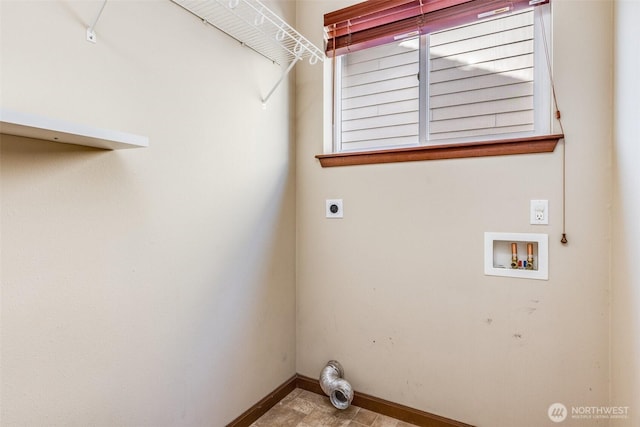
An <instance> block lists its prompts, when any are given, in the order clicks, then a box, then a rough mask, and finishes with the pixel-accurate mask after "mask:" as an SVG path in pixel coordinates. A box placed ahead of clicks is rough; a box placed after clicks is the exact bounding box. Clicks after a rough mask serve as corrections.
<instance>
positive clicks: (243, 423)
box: [227, 375, 298, 427]
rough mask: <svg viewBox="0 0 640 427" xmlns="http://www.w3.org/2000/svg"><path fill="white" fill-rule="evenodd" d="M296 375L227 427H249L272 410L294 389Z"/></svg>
mask: <svg viewBox="0 0 640 427" xmlns="http://www.w3.org/2000/svg"><path fill="white" fill-rule="evenodd" d="M297 380H298V375H294V376H293V377H291V378H289V379H288V380H287V381H286V382H284V383H283V384H282V385H280V386H279V387H278V388H276V389H275V390H274V391H272V392H271V393H269V395H267V396H266V397H264V398H263V399H261V400H260V401H259V402H258V403H256V404H255V405H253V406H252V407H251V408H249V409H247V410H246V411H245V412H244V413H243V414H242V415H240V416H239V417H238V418H236V419H235V420H233V421H231V422H230V423H229V424H227V427H249V426H250V425H251V424H253V423H254V422H255V421H256V420H257V419H258V418H260V417H261V416H262V415H264V414H265V413H266V412H267V411H268V410H269V409H271V408H273V407H274V406H275V405H276V404H277V403H278V402H280V401H281V400H282V399H284V398H285V396H286V395H287V394H289V393H291V392H292V391H293V390H295V388H296V384H297Z"/></svg>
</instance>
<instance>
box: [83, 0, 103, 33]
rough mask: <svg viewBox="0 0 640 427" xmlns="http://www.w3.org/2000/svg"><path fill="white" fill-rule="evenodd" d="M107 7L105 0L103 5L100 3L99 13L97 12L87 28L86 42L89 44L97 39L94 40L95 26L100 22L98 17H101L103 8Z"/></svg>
mask: <svg viewBox="0 0 640 427" xmlns="http://www.w3.org/2000/svg"><path fill="white" fill-rule="evenodd" d="M106 5H107V0H104V3H102V6H101V7H100V11H99V12H98V15H96V19H94V20H93V24H91V25H90V26H89V27H87V41H88V42H91V43H95V42H96V40H97V38H96V25H97V24H98V21H99V20H100V16H101V15H102V11H103V10H104V7H105V6H106Z"/></svg>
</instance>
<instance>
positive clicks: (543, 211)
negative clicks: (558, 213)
mask: <svg viewBox="0 0 640 427" xmlns="http://www.w3.org/2000/svg"><path fill="white" fill-rule="evenodd" d="M530 223H531V224H549V201H548V200H532V201H531V210H530Z"/></svg>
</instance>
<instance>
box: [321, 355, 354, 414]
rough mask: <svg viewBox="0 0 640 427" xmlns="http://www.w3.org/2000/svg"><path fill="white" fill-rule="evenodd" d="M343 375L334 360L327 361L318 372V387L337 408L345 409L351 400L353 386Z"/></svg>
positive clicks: (340, 367) (342, 371)
mask: <svg viewBox="0 0 640 427" xmlns="http://www.w3.org/2000/svg"><path fill="white" fill-rule="evenodd" d="M343 377H344V369H342V365H340V363H338V361H336V360H330V361H329V362H327V366H325V367H324V368H323V369H322V372H320V388H322V391H323V392H324V394H326V395H327V396H329V400H331V404H332V405H333V406H335V407H336V408H338V409H347V408H348V407H349V405H350V404H351V401H352V400H353V388H352V387H351V384H349V382H348V381H347V380H345V379H344V378H343Z"/></svg>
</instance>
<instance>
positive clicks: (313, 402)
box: [251, 388, 413, 427]
mask: <svg viewBox="0 0 640 427" xmlns="http://www.w3.org/2000/svg"><path fill="white" fill-rule="evenodd" d="M344 426H349V427H365V426H366V427H411V426H413V424H409V423H405V422H404V421H399V420H396V419H394V418H390V417H387V416H385V415H380V414H377V413H375V412H371V411H368V410H366V409H363V408H359V407H357V406H353V405H351V406H350V407H349V408H347V409H345V410H342V411H341V410H339V409H336V408H334V407H333V405H331V402H330V401H329V398H328V397H326V396H321V395H319V394H316V393H312V392H310V391H306V390H302V389H299V388H297V389H295V390H293V391H292V392H291V393H289V394H288V395H287V396H286V397H285V398H284V399H282V400H281V401H280V402H279V403H278V404H277V405H275V406H274V407H273V408H271V409H270V410H269V411H268V412H267V413H266V414H264V415H263V416H262V417H260V418H258V420H257V421H256V422H255V423H253V424H252V425H251V427H344Z"/></svg>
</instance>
